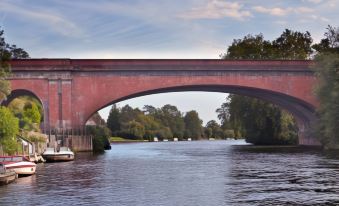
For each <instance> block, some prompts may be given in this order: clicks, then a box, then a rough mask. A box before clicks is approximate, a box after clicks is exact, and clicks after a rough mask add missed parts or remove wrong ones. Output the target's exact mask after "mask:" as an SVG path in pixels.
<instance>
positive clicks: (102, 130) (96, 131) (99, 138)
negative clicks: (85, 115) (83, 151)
mask: <svg viewBox="0 0 339 206" xmlns="http://www.w3.org/2000/svg"><path fill="white" fill-rule="evenodd" d="M86 131H87V133H88V134H90V135H92V136H93V151H94V152H97V153H101V152H104V151H105V149H109V148H110V143H109V138H110V136H111V131H110V130H109V129H108V128H107V127H105V126H87V127H86Z"/></svg>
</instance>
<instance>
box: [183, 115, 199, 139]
mask: <svg viewBox="0 0 339 206" xmlns="http://www.w3.org/2000/svg"><path fill="white" fill-rule="evenodd" d="M184 122H185V137H188V138H192V139H201V138H202V136H203V133H202V120H201V119H200V118H199V114H198V112H196V111H194V110H192V111H189V112H187V113H186V115H185V117H184Z"/></svg>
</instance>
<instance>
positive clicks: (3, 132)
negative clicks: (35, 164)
mask: <svg viewBox="0 0 339 206" xmlns="http://www.w3.org/2000/svg"><path fill="white" fill-rule="evenodd" d="M18 132H19V121H18V119H17V118H15V116H14V115H13V113H12V112H11V111H10V110H9V109H8V108H6V107H0V143H1V144H2V146H3V148H4V151H5V152H6V153H8V154H10V155H11V154H13V153H14V152H15V151H17V149H18V143H17V141H16V135H17V134H18Z"/></svg>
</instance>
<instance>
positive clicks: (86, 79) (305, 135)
mask: <svg viewBox="0 0 339 206" xmlns="http://www.w3.org/2000/svg"><path fill="white" fill-rule="evenodd" d="M312 64H313V63H312V61H230V60H174V59H173V60H132V59H130V60H102V59H26V60H14V61H12V62H11V66H12V71H13V76H12V77H11V78H10V81H11V85H12V93H11V95H10V96H9V97H8V99H7V101H6V102H3V104H8V102H10V101H11V100H12V99H13V98H15V97H17V96H20V95H32V96H35V97H36V98H37V99H39V100H40V101H41V103H42V105H43V107H44V123H43V128H44V130H45V132H46V133H48V131H50V130H51V129H58V128H59V129H60V128H63V129H74V128H81V127H83V126H84V125H85V123H86V121H87V120H88V119H89V118H90V117H91V115H92V114H93V113H95V112H96V111H98V110H100V109H101V108H103V107H106V106H108V105H110V104H112V103H115V102H119V101H122V100H125V99H129V98H133V97H138V96H143V95H148V94H155V93H164V92H177V91H211V92H224V93H234V94H240V95H246V96H251V97H256V98H259V99H263V100H267V101H269V102H272V103H274V104H276V105H279V106H280V107H281V108H284V109H286V110H288V111H289V112H290V113H292V114H293V115H294V117H295V118H296V120H297V122H298V126H299V144H302V145H316V144H318V141H317V140H316V139H315V138H313V137H312V135H311V132H310V125H311V124H312V122H314V120H315V119H316V117H315V114H314V111H315V108H316V107H317V105H318V102H317V100H316V98H315V96H314V94H313V87H314V85H315V83H316V78H315V76H314V73H313V72H312V71H311V69H310V68H309V67H310V65H312ZM201 98H204V97H201ZM211 101H213V100H211Z"/></svg>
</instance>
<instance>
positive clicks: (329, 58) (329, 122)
mask: <svg viewBox="0 0 339 206" xmlns="http://www.w3.org/2000/svg"><path fill="white" fill-rule="evenodd" d="M338 48H339V46H338ZM332 51H334V50H332ZM315 61H316V66H315V67H314V69H315V71H316V75H317V77H318V80H319V83H318V85H317V88H316V95H317V97H318V99H319V101H320V107H319V109H318V113H319V119H320V120H319V123H318V128H317V130H318V136H319V137H321V139H320V140H321V141H322V143H323V145H325V147H335V146H337V145H339V127H338V125H339V52H338V53H328V52H325V53H323V54H320V55H317V57H316V59H315Z"/></svg>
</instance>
